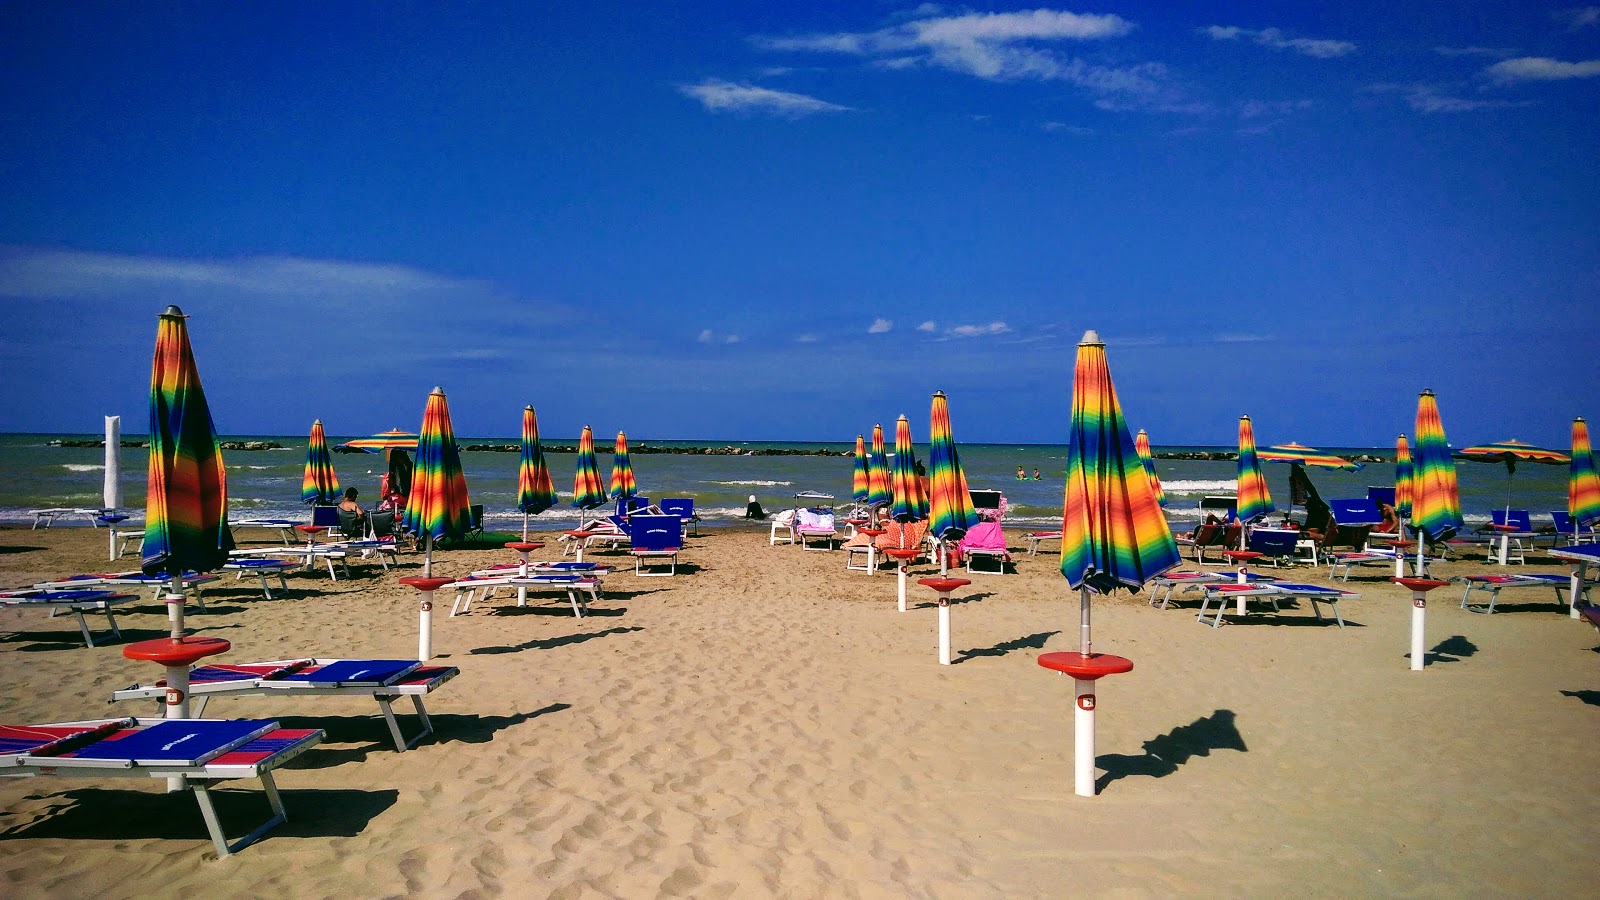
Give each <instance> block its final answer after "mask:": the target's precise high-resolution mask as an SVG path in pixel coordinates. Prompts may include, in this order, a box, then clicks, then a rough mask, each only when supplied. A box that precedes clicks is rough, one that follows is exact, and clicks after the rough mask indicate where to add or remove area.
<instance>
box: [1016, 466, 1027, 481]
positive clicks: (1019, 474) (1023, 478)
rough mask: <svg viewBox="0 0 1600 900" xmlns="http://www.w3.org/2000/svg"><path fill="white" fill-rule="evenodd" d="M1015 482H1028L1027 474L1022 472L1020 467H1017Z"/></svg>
mask: <svg viewBox="0 0 1600 900" xmlns="http://www.w3.org/2000/svg"><path fill="white" fill-rule="evenodd" d="M1017 480H1018V481H1027V480H1028V473H1027V472H1024V471H1022V467H1021V466H1017Z"/></svg>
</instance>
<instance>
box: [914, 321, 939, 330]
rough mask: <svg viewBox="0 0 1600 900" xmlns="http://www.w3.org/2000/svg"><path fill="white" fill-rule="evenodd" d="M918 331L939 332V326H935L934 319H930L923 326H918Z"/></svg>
mask: <svg viewBox="0 0 1600 900" xmlns="http://www.w3.org/2000/svg"><path fill="white" fill-rule="evenodd" d="M917 330H918V331H938V330H939V326H938V325H937V324H935V323H934V321H933V320H932V319H929V320H928V321H926V322H923V323H922V324H921V325H918V326H917Z"/></svg>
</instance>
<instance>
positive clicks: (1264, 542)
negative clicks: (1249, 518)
mask: <svg viewBox="0 0 1600 900" xmlns="http://www.w3.org/2000/svg"><path fill="white" fill-rule="evenodd" d="M1299 542H1300V532H1298V531H1295V530H1293V529H1289V528H1253V529H1251V530H1250V539H1249V541H1248V542H1247V543H1248V545H1249V549H1251V550H1254V551H1255V552H1257V553H1260V554H1262V555H1263V556H1264V557H1265V558H1266V559H1270V560H1272V565H1273V567H1274V568H1276V567H1277V566H1279V565H1282V564H1283V563H1284V562H1285V561H1287V562H1294V551H1295V545H1296V544H1298V543H1299Z"/></svg>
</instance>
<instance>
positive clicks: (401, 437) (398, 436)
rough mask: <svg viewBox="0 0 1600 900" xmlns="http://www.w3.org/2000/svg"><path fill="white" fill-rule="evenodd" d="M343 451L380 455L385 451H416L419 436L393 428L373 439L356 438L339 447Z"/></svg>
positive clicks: (379, 433)
mask: <svg viewBox="0 0 1600 900" xmlns="http://www.w3.org/2000/svg"><path fill="white" fill-rule="evenodd" d="M339 448H340V449H341V450H365V451H367V452H368V453H378V452H380V451H383V450H415V449H417V435H416V434H414V433H412V432H409V431H401V430H400V429H398V428H391V429H389V430H388V431H380V432H378V433H377V434H375V435H373V436H372V437H364V438H356V439H355V440H353V441H345V442H344V443H342V444H340V445H339Z"/></svg>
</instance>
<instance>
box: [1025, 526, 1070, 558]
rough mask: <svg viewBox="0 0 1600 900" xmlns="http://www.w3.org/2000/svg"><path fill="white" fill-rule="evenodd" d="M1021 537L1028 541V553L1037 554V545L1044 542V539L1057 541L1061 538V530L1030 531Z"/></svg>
mask: <svg viewBox="0 0 1600 900" xmlns="http://www.w3.org/2000/svg"><path fill="white" fill-rule="evenodd" d="M1022 539H1023V540H1025V541H1027V542H1028V555H1029V556H1038V555H1039V545H1040V544H1042V543H1044V542H1045V541H1059V540H1061V532H1059V531H1030V532H1028V533H1027V534H1024V535H1023V536H1022Z"/></svg>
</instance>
